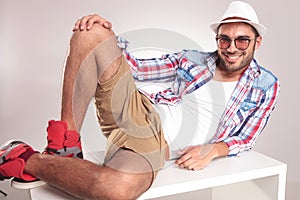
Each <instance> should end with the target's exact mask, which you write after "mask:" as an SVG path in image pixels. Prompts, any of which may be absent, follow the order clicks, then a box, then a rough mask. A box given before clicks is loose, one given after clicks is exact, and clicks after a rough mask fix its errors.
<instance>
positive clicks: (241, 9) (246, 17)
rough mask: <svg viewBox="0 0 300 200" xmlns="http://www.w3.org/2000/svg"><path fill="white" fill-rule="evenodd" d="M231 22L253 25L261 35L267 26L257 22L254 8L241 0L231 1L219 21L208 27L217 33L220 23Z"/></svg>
mask: <svg viewBox="0 0 300 200" xmlns="http://www.w3.org/2000/svg"><path fill="white" fill-rule="evenodd" d="M233 22H245V23H248V24H250V25H251V26H253V27H254V28H255V29H256V30H257V32H258V34H259V35H261V36H263V35H264V34H265V33H266V31H267V28H266V27H265V26H263V25H262V24H260V23H259V20H258V17H257V15H256V12H255V10H254V8H253V7H252V6H251V5H249V4H248V3H245V2H242V1H233V2H231V3H230V5H229V7H228V8H227V10H226V12H225V14H224V15H223V17H222V18H221V20H220V21H219V22H215V23H212V24H211V25H210V28H211V29H212V30H213V31H214V32H215V33H217V31H218V27H219V26H220V25H221V24H225V23H233Z"/></svg>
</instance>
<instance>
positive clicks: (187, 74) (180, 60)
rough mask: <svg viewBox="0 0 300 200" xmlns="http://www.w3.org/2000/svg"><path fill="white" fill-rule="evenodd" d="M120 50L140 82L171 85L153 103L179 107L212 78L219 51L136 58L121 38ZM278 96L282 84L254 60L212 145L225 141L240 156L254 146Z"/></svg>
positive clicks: (233, 97)
mask: <svg viewBox="0 0 300 200" xmlns="http://www.w3.org/2000/svg"><path fill="white" fill-rule="evenodd" d="M118 41H119V44H118V45H119V47H120V48H121V49H123V53H124V55H125V57H126V59H127V61H128V64H129V66H130V68H131V71H132V75H133V77H134V78H135V79H136V80H138V81H148V82H172V86H171V87H170V88H168V89H166V90H163V91H161V92H157V93H153V94H147V93H145V92H143V91H141V92H142V93H144V94H145V95H146V96H148V97H149V99H150V100H151V101H152V102H153V103H166V104H177V103H179V102H180V101H181V100H182V97H183V96H184V95H185V94H189V93H191V92H193V91H195V90H196V89H198V88H199V87H201V86H202V85H204V84H206V83H207V82H208V81H210V80H211V79H212V78H213V75H214V72H215V70H216V68H217V66H216V61H217V54H216V52H211V53H204V52H200V51H196V50H183V51H181V52H178V53H172V54H167V55H163V56H162V57H161V58H152V59H137V58H135V57H134V56H133V55H132V54H130V53H129V51H128V50H127V43H128V42H127V41H126V40H125V39H124V38H122V37H118ZM278 94H279V81H278V79H277V78H276V77H275V76H274V75H273V74H272V73H271V72H270V71H268V70H266V69H265V68H263V67H261V66H259V65H258V64H257V62H256V61H255V60H254V59H253V60H252V62H251V63H250V66H249V67H248V68H247V69H246V71H245V72H244V74H243V75H242V77H241V78H240V80H239V81H238V84H237V86H236V88H235V89H234V91H233V93H232V95H231V98H230V100H229V102H228V104H227V106H226V109H225V111H224V113H223V115H222V117H221V119H220V122H219V125H218V128H217V132H216V134H215V136H214V138H213V140H212V142H213V143H214V142H225V143H226V144H227V145H228V147H229V155H230V156H236V155H240V153H241V152H243V151H246V150H249V149H251V148H252V147H253V145H254V144H255V142H256V140H257V137H258V136H259V135H260V133H261V132H262V130H263V129H264V127H265V125H266V123H267V121H268V119H269V117H270V114H271V112H272V111H273V109H274V107H275V103H276V100H277V97H278Z"/></svg>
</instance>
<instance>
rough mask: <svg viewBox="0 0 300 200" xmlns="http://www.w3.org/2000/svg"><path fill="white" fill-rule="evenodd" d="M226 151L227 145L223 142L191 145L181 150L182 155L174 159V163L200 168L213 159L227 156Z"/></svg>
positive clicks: (227, 150)
mask: <svg viewBox="0 0 300 200" xmlns="http://www.w3.org/2000/svg"><path fill="white" fill-rule="evenodd" d="M228 153H229V149H228V145H227V144H226V143H225V142H218V143H214V144H205V145H199V146H191V147H188V148H187V149H185V150H184V151H182V152H181V154H182V156H181V157H180V158H179V159H178V160H177V161H176V164H178V166H180V167H182V168H187V169H190V170H200V169H203V168H205V167H206V166H207V165H208V164H209V163H210V162H211V161H212V160H213V159H215V158H219V157H224V156H227V155H228Z"/></svg>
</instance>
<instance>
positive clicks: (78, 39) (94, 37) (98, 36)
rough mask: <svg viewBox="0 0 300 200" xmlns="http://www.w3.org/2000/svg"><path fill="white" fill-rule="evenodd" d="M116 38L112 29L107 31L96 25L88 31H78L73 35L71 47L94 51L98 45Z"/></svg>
mask: <svg viewBox="0 0 300 200" xmlns="http://www.w3.org/2000/svg"><path fill="white" fill-rule="evenodd" d="M113 37H115V34H114V32H113V31H112V30H111V29H106V28H104V27H103V26H102V25H100V24H94V25H93V28H92V29H91V30H89V31H87V30H83V31H80V30H77V31H75V32H74V33H73V35H72V38H71V41H70V47H71V48H72V47H75V48H84V49H85V48H86V49H89V50H91V49H93V48H94V47H95V46H96V45H97V44H99V43H101V42H104V41H105V40H108V39H109V38H113Z"/></svg>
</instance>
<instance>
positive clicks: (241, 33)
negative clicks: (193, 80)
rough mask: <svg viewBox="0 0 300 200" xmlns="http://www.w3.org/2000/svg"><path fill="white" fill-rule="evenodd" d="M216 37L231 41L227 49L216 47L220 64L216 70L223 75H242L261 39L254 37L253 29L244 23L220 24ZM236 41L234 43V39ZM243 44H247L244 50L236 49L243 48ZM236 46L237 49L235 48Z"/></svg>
mask: <svg viewBox="0 0 300 200" xmlns="http://www.w3.org/2000/svg"><path fill="white" fill-rule="evenodd" d="M217 37H219V38H222V39H224V40H223V41H226V40H227V41H228V39H229V40H231V43H230V46H229V47H228V48H224V47H223V48H222V49H221V48H220V45H219V46H218V56H219V59H220V63H219V66H218V68H219V69H220V70H222V71H223V72H225V73H234V74H237V73H242V72H243V71H244V70H245V69H246V67H248V66H249V64H250V62H251V60H252V59H253V56H254V50H256V49H257V48H258V47H259V46H260V43H261V37H260V36H259V37H255V32H254V30H253V28H252V27H251V26H250V25H248V24H246V23H240V22H238V23H228V24H222V25H221V26H220V28H219V31H218V35H217ZM237 38H239V40H238V41H236V42H234V40H235V39H237ZM243 42H246V46H247V43H249V46H248V47H247V48H246V49H238V48H240V47H241V46H243V45H242V44H243ZM235 43H240V44H237V46H238V48H237V47H236V44H235Z"/></svg>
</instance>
